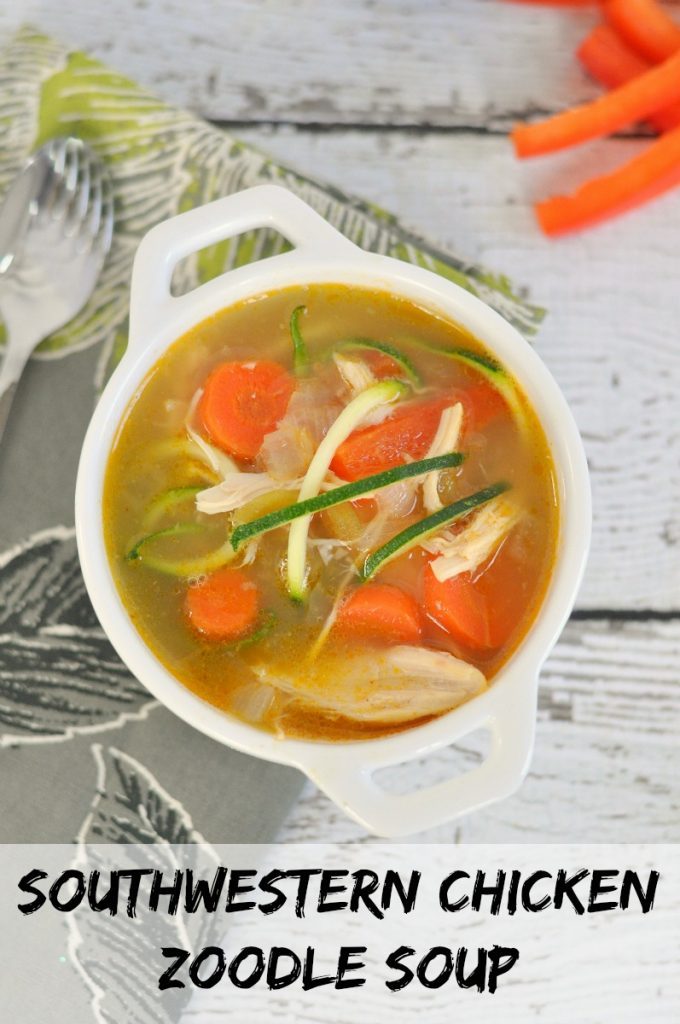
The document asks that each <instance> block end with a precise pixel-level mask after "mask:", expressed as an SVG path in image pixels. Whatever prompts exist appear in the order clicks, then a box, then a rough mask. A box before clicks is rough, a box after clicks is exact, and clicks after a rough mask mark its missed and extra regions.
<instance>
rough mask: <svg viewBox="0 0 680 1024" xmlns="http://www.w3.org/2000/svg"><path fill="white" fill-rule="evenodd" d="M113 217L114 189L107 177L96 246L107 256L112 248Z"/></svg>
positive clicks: (103, 184)
mask: <svg viewBox="0 0 680 1024" xmlns="http://www.w3.org/2000/svg"><path fill="white" fill-rule="evenodd" d="M113 219H114V204H113V189H112V188H111V184H110V182H109V180H108V178H107V179H105V180H104V181H103V183H102V204H101V226H100V228H99V233H98V235H97V238H96V239H95V248H96V249H97V250H98V251H99V252H100V253H101V255H102V256H105V255H106V254H107V252H108V251H109V249H110V248H111V242H112V240H113Z"/></svg>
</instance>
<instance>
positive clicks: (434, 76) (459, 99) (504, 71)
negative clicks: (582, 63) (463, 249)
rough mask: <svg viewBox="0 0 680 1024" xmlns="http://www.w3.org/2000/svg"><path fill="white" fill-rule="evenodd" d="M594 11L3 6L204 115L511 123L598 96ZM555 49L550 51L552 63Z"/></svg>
mask: <svg viewBox="0 0 680 1024" xmlns="http://www.w3.org/2000/svg"><path fill="white" fill-rule="evenodd" d="M594 20H595V15H594V14H593V13H592V12H589V11H581V12H574V11H558V10H550V9H547V10H546V9H540V8H538V9H532V8H531V7H529V6H526V7H525V6H522V5H513V4H508V3H504V2H500V0H473V2H470V0H429V2H428V3H423V4H413V3H412V2H410V0H398V2H392V3H382V4H380V3H375V2H374V0H345V2H344V3H342V4H337V3H330V2H328V3H322V4H320V3H318V2H315V0H298V2H297V3H295V4H277V3H271V2H269V0H229V2H227V3H225V2H223V0H193V2H192V3H191V4H186V3H183V2H182V0H117V2H116V5H115V17H112V16H111V8H110V6H108V5H105V4H101V5H97V4H94V5H93V4H83V3H69V4H55V3H49V2H46V0H22V3H20V4H6V5H2V7H0V34H1V35H2V36H3V37H4V36H6V35H7V34H8V33H9V32H11V31H12V30H13V29H15V28H16V27H17V26H18V25H19V24H20V23H21V22H27V21H30V22H32V23H34V24H36V25H38V26H39V27H41V28H43V29H45V30H46V31H48V32H51V33H53V34H54V35H57V36H59V37H61V38H62V39H64V40H65V41H72V42H73V43H74V44H75V45H76V46H79V47H82V48H86V49H88V50H89V51H90V52H91V53H92V54H93V55H94V56H97V57H100V58H102V59H103V60H106V61H108V62H109V63H111V64H113V65H115V66H116V67H117V68H118V69H119V70H120V71H121V72H123V73H126V74H129V75H131V76H132V77H134V78H136V79H138V80H139V81H140V82H143V83H144V84H145V85H148V86H149V87H150V88H152V89H154V90H156V91H157V92H158V93H159V94H160V95H161V96H163V97H164V98H166V99H168V100H169V101H172V102H175V103H178V104H180V105H182V106H188V107H191V108H192V109H194V110H196V111H198V112H200V113H202V114H203V115H204V116H206V117H211V118H216V119H221V118H226V119H238V120H263V119H264V120H282V119H283V120H291V121H294V122H298V123H303V124H305V123H310V122H321V123H324V124H325V123H352V122H361V123H365V124H376V125H381V124H428V125H438V126H442V127H455V126H480V125H481V126H485V127H490V128H494V129H503V128H506V127H507V126H508V124H509V123H511V122H512V121H513V120H515V119H516V117H517V116H522V115H524V114H526V113H528V112H534V111H536V110H552V109H557V108H561V107H563V106H564V105H565V104H566V103H568V102H570V101H571V102H573V101H576V100H579V99H585V98H586V97H589V96H591V95H593V92H594V89H593V86H592V84H591V83H590V82H589V81H588V80H587V78H586V76H585V75H584V74H583V73H582V72H581V71H580V69H579V68H578V67H577V65H576V62H575V60H574V56H573V54H574V50H575V47H576V45H577V43H578V41H579V39H580V38H581V37H582V36H583V35H584V33H585V32H586V31H587V28H588V26H590V25H591V24H593V23H594ZM547 56H549V59H546V57H547Z"/></svg>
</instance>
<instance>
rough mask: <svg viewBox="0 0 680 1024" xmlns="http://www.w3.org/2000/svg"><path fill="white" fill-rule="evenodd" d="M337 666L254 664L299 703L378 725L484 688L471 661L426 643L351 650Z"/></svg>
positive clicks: (431, 710)
mask: <svg viewBox="0 0 680 1024" xmlns="http://www.w3.org/2000/svg"><path fill="white" fill-rule="evenodd" d="M337 668H338V671H335V672H329V671H328V668H326V670H325V671H319V670H318V669H315V667H314V666H313V665H312V666H310V668H309V670H308V671H307V672H305V673H304V675H302V676H300V675H287V674H286V672H285V671H283V672H282V671H281V670H279V669H278V668H276V667H273V666H272V667H270V666H267V665H257V666H255V667H254V671H255V673H256V675H257V677H258V678H259V679H260V681H261V682H264V683H266V684H267V685H269V686H272V687H274V688H275V689H277V688H278V689H280V690H282V691H283V692H284V693H287V694H289V695H290V696H291V697H292V698H293V700H294V701H295V702H296V703H297V704H299V705H301V706H303V707H305V706H306V707H309V708H313V709H315V710H317V711H322V712H324V713H325V714H327V715H332V716H337V717H342V718H348V719H351V720H352V721H355V722H365V723H372V724H382V725H389V724H397V723H399V722H408V721H412V720H414V719H418V718H424V717H426V716H428V715H438V714H441V713H442V712H444V711H450V710H452V709H453V708H455V707H458V705H459V704H462V703H463V702H464V701H466V700H469V699H470V697H474V696H476V695H477V694H478V693H481V691H482V690H484V689H485V688H486V679H485V677H484V676H483V674H482V673H481V672H480V671H479V669H477V668H475V666H474V665H469V664H468V663H467V662H465V661H461V660H460V659H459V658H455V657H454V656H453V655H452V654H447V653H446V652H445V651H433V650H429V649H428V648H425V647H393V648H391V649H388V650H386V651H384V652H383V651H369V652H364V653H362V654H355V655H351V656H350V657H345V658H343V660H342V666H339V665H338V666H337ZM340 669H341V671H340Z"/></svg>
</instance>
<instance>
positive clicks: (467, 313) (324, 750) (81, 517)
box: [75, 186, 591, 820]
mask: <svg viewBox="0 0 680 1024" xmlns="http://www.w3.org/2000/svg"><path fill="white" fill-rule="evenodd" d="M262 191H265V192H268V193H272V192H277V193H278V192H281V191H284V190H281V189H278V188H273V187H266V186H264V187H261V188H260V189H251V190H248V192H249V193H253V192H262ZM239 195H240V196H246V195H248V193H240V194H237V195H235V196H230V197H228V198H227V199H226V200H218V201H217V202H216V203H212V204H209V205H208V206H207V207H203V208H201V209H200V210H199V211H192V212H190V213H189V214H182V215H180V216H179V217H176V218H173V219H172V220H171V221H167V222H165V223H164V224H162V225H160V226H159V228H156V229H154V230H153V231H152V232H151V233H150V235H148V236H147V239H149V240H150V241H149V244H146V240H145V241H144V242H143V243H142V245H141V246H140V250H139V252H138V255H137V258H136V260H135V266H134V270H133V286H132V302H131V325H130V340H129V344H128V349H127V351H126V353H125V355H124V356H123V359H122V360H121V362H120V364H119V365H118V367H117V368H116V370H115V371H114V373H113V374H112V376H111V378H110V380H109V382H108V384H107V385H106V387H105V389H104V391H103V393H102V395H101V398H100V400H99V403H98V405H97V407H96V409H95V411H94V414H93V416H92V420H91V422H90V426H89V428H88V431H87V434H86V437H85V441H84V444H83V448H82V452H81V458H80V463H79V467H78V477H77V483H76V498H75V506H76V537H77V543H78V551H79V556H80V561H81V566H82V571H83V576H84V578H85V583H86V587H87V590H88V592H89V595H90V598H91V600H92V604H93V606H94V609H95V612H96V614H97V616H98V618H99V620H100V622H101V624H102V627H103V628H104V631H105V632H106V634H107V635H108V637H109V639H110V641H111V643H112V644H113V646H114V648H115V649H116V650H117V652H118V654H119V655H120V657H121V658H122V660H123V661H124V662H125V663H126V664H127V666H128V667H129V668H130V670H131V671H132V672H133V674H134V675H136V676H137V678H138V679H140V681H141V682H142V683H143V684H144V685H145V686H146V687H147V688H148V689H149V690H150V692H151V693H152V694H153V695H154V696H155V697H156V698H157V699H159V700H160V701H161V702H162V703H163V704H165V706H166V707H168V708H169V709H170V710H171V711H172V712H174V713H175V714H177V715H178V716H179V717H180V718H182V719H184V720H185V721H187V722H188V723H190V724H191V725H193V726H194V727H195V728H198V729H199V730H200V731H202V732H204V733H205V734H207V735H208V736H211V737H212V738H213V739H216V740H219V741H220V742H222V743H226V744H228V745H229V746H232V747H234V748H235V749H237V750H240V751H242V752H244V753H249V754H251V755H254V756H257V757H261V758H265V759H266V760H269V761H274V762H278V763H281V764H287V765H292V766H295V767H297V768H300V769H301V770H302V771H304V772H305V773H306V774H308V775H309V776H310V777H311V778H313V779H314V780H315V781H317V783H318V784H319V785H321V787H322V788H324V789H325V790H326V792H330V789H331V788H332V787H329V784H328V779H327V778H324V776H327V775H328V773H330V774H331V775H333V774H337V772H339V771H341V770H342V769H343V767H344V768H348V767H350V766H352V767H353V768H357V770H358V771H360V772H363V773H367V772H368V773H370V772H373V771H374V770H375V769H377V768H380V767H384V766H386V765H390V764H395V763H398V762H401V761H405V760H411V759H413V758H417V757H420V756H423V755H425V754H427V753H429V752H432V751H434V750H436V749H439V748H441V747H444V746H447V745H450V744H451V743H453V742H455V741H456V740H457V739H459V738H460V737H461V736H463V735H465V734H466V733H469V732H471V731H473V730H474V729H476V728H479V727H481V726H484V725H485V724H488V723H489V722H491V723H492V724H493V725H494V727H495V728H496V729H499V730H500V733H499V742H500V743H501V744H506V745H507V744H509V743H512V729H513V728H516V727H517V723H518V722H519V721H520V716H526V715H530V717H531V719H532V721H533V719H535V703H536V688H537V680H538V674H539V672H540V669H541V667H542V665H543V662H544V661H545V658H546V657H547V655H548V654H549V652H550V650H551V649H552V647H553V645H554V643H555V641H556V639H557V638H558V636H559V634H560V632H561V630H562V628H563V626H564V624H565V622H566V620H567V618H568V616H569V614H570V612H571V609H572V606H573V603H574V600H575V597H576V593H577V590H578V587H579V585H580V583H581V579H582V576H583V572H584V569H585V564H586V559H587V554H588V549H589V542H590V529H591V497H590V484H589V478H588V469H587V463H586V458H585V453H584V450H583V445H582V441H581V438H580V435H579V432H578V429H577V427H576V423H575V421H574V418H573V416H572V414H571V411H570V410H569V407H568V405H567V403H566V400H565V399H564V397H563V395H562V392H561V391H560V389H559V387H558V385H557V383H556V382H555V380H554V379H553V377H552V375H551V374H550V372H549V371H548V369H547V367H546V366H545V365H544V364H543V362H542V360H541V359H540V358H539V356H538V355H537V353H536V352H535V351H534V350H533V349H532V348H531V347H530V345H529V344H528V343H527V341H526V340H525V339H524V338H523V337H522V336H521V335H520V334H519V332H518V331H517V330H516V328H515V327H513V326H512V325H511V324H510V323H508V322H507V321H506V320H504V319H503V318H502V317H501V316H500V314H499V313H497V312H495V311H494V310H493V309H491V308H490V307H489V306H488V305H486V304H485V303H484V302H483V301H482V300H481V299H479V298H477V297H476V296H475V295H473V294H471V293H470V292H468V291H465V290H464V289H463V288H461V287H460V286H459V285H457V284H456V283H454V282H453V281H450V280H448V279H445V278H443V277H440V276H438V275H436V274H435V273H433V272H432V271H429V270H426V269H424V268H421V267H417V266H414V265H412V264H408V263H404V262H402V261H400V260H396V259H393V258H392V257H388V256H383V255H378V254H374V253H367V252H365V251H364V250H361V249H359V248H358V247H357V246H354V245H353V244H352V243H350V242H349V241H347V239H345V238H344V236H341V235H339V234H338V233H337V232H335V230H334V229H333V228H331V227H330V226H329V225H327V224H326V222H325V221H323V222H322V223H323V224H324V227H325V228H326V229H327V232H330V233H332V234H328V233H325V234H323V236H322V237H317V238H314V239H313V240H312V243H311V244H299V245H298V248H297V249H296V250H294V251H293V252H289V253H286V254H284V255H281V256H275V257H271V258H268V259H266V260H262V261H260V262H258V263H255V264H250V265H248V266H245V267H241V268H238V269H236V270H232V271H228V272H226V273H225V274H223V275H222V276H221V277H219V278H216V279H215V280H213V281H211V282H209V283H208V284H206V285H203V286H201V287H199V288H197V289H196V290H195V291H193V292H190V293H189V294H188V295H184V296H181V297H180V298H179V299H175V298H172V297H171V296H170V294H169V282H170V277H171V272H172V268H173V267H174V263H175V262H176V256H177V249H176V250H175V251H174V252H173V251H171V250H172V244H171V241H172V237H173V234H172V232H173V230H174V237H175V239H178V238H180V237H181V238H182V240H181V242H180V243H178V245H179V247H180V248H181V249H182V251H194V249H196V248H199V247H200V246H198V245H196V244H193V245H192V247H191V248H190V249H186V245H187V240H186V238H184V237H182V227H183V226H182V225H181V224H179V223H178V222H181V221H182V220H183V219H184V220H186V218H191V217H192V215H195V214H204V212H205V211H207V210H210V208H211V207H212V208H215V207H218V206H220V205H222V207H223V208H226V205H228V204H229V202H230V201H233V200H238V199H239ZM286 195H287V196H289V197H290V199H294V203H295V204H300V205H301V206H303V207H304V208H305V209H309V208H308V207H306V205H305V204H302V203H301V201H300V200H298V199H296V198H294V197H292V196H291V195H290V193H286ZM263 198H266V197H262V196H260V197H255V202H256V204H257V202H258V201H260V200H262V199H263ZM251 200H252V196H251ZM232 205H233V202H232ZM265 206H266V203H265ZM298 212H299V211H298ZM216 213H219V211H216ZM314 217H317V215H316V214H314ZM222 219H223V220H224V218H222ZM227 219H228V218H227ZM319 219H320V218H319ZM217 220H218V221H219V217H218V218H217ZM204 223H206V221H205V220H204ZM225 223H226V222H225ZM265 223H269V222H265ZM288 233H289V234H291V233H292V232H288ZM152 236H155V237H152ZM332 236H335V240H334V239H333V237H332ZM215 237H224V233H222V234H220V233H219V232H218V233H217V235H216V236H215ZM159 279H162V280H160V286H159ZM312 283H318V284H324V283H325V284H333V283H334V284H338V285H349V286H359V287H367V288H373V289H375V290H383V291H387V292H390V293H391V294H393V295H397V296H400V297H403V298H406V299H410V300H411V301H415V302H417V303H419V304H421V305H423V306H425V307H426V308H427V309H429V310H430V311H432V312H434V313H435V314H436V315H439V316H443V317H444V318H446V319H448V320H452V321H454V322H455V323H457V324H460V325H461V326H463V327H464V328H466V329H467V330H469V331H470V332H471V333H472V334H473V335H474V336H475V337H476V338H479V340H480V341H481V342H482V344H483V345H484V346H485V347H486V348H488V350H489V351H490V352H491V353H492V354H493V355H495V356H497V358H498V359H499V361H500V362H501V363H503V365H505V366H506V367H507V368H508V370H509V372H510V373H511V374H512V375H513V376H514V377H515V378H516V379H517V381H518V383H519V384H520V386H521V387H522V390H523V391H524V392H525V394H526V396H527V398H528V400H529V402H530V403H531V405H532V407H533V409H534V411H535V413H536V415H537V417H538V419H539V421H540V423H541V425H542V427H543V430H544V432H545V435H546V438H547V441H548V444H549V447H550V451H551V455H552V458H553V463H554V467H555V474H556V478H557V487H558V514H559V528H558V529H559V535H558V541H557V552H556V557H555V563H554V566H553V569H552V573H551V576H550V580H549V582H548V585H547V588H546V592H545V594H544V596H543V600H542V603H541V606H540V608H539V609H538V611H537V613H536V616H535V619H534V621H533V623H532V625H531V626H530V628H529V630H528V632H527V634H526V635H525V637H524V638H523V639H522V641H521V642H520V644H519V646H518V647H517V649H516V650H515V651H514V652H513V654H512V655H511V657H510V658H509V659H508V661H507V662H506V663H505V664H504V665H503V666H502V667H501V669H500V670H499V672H498V673H497V675H496V676H495V677H494V680H493V682H492V684H491V686H490V687H489V689H487V690H486V691H485V692H484V693H482V694H480V695H479V696H477V697H474V698H472V699H471V700H470V701H468V702H467V703H465V704H463V705H462V706H460V707H458V708H455V709H454V710H452V711H450V712H447V713H445V714H444V715H442V716H440V717H439V718H437V719H435V720H433V721H431V722H428V723H426V724H424V725H416V726H413V727H411V728H409V729H407V730H404V731H403V732H400V733H397V734H392V735H388V736H384V737H377V738H373V739H366V740H351V741H324V740H300V739H290V738H284V737H277V736H274V735H272V734H270V733H266V732H264V731H263V730H260V729H258V728H257V727H255V726H249V725H247V724H246V723H244V722H241V721H240V720H239V719H237V718H235V717H233V716H231V715H229V713H228V712H224V711H222V710H220V709H218V708H215V707H214V706H212V705H210V704H208V703H207V702H206V701H204V700H203V699H202V698H200V697H198V696H197V695H196V694H194V693H193V692H192V691H190V690H189V689H188V688H187V687H185V686H184V684H182V683H181V682H179V680H178V679H177V678H176V677H174V676H173V675H172V673H170V671H169V670H168V669H166V668H165V666H164V665H162V663H161V662H160V661H159V660H158V659H157V658H156V656H155V655H154V654H153V653H152V652H151V650H150V649H149V648H148V647H147V646H146V644H145V643H144V641H143V640H142V639H141V636H140V634H139V633H137V631H136V629H135V627H134V625H133V624H132V621H131V619H130V617H129V616H128V613H127V611H126V610H125V608H124V605H123V603H122V600H121V598H120V595H119V594H118V590H117V588H116V585H115V581H114V578H113V574H112V572H111V568H110V566H109V562H108V557H107V553H106V549H105V544H104V533H103V518H102V510H101V499H102V488H103V481H104V472H105V468H106V464H107V461H108V456H109V453H110V449H111V445H112V443H113V441H114V439H115V436H116V432H117V430H118V429H119V425H120V423H121V421H122V418H123V416H124V414H125V410H126V409H127V407H128V405H129V403H130V401H131V399H132V398H133V396H134V394H135V393H136V392H137V390H138V389H139V387H140V385H141V382H142V381H143V380H144V379H145V377H146V375H147V373H148V372H149V370H150V369H151V368H152V366H153V365H154V364H155V363H156V362H157V361H158V359H159V358H160V357H161V356H162V354H163V353H164V352H165V351H166V350H167V349H168V348H169V347H170V346H171V345H172V344H174V343H175V342H176V341H177V340H178V339H179V338H181V337H182V335H183V334H185V333H186V331H187V330H189V329H190V328H191V327H193V326H196V325H198V324H199V323H200V322H201V321H203V320H204V319H206V318H207V317H209V316H211V315H213V314H214V313H217V312H219V311H220V310H222V309H227V308H229V307H230V306H232V305H234V304H236V303H238V302H240V301H242V300H243V299H247V298H253V297H255V296H257V295H261V294H263V293H271V292H274V291H279V290H281V289H283V288H286V287H291V286H295V285H305V284H312ZM159 313H160V315H159ZM503 719H507V721H503ZM513 723H514V724H513ZM520 732H521V730H520ZM532 744H533V730H532V732H531V737H530V738H529V740H528V741H526V740H525V744H524V745H525V746H526V747H528V748H527V749H526V750H524V751H523V753H522V756H521V757H519V754H518V757H519V760H521V762H522V764H523V768H522V770H521V773H520V774H521V775H523V774H524V772H525V771H526V766H527V764H528V758H529V755H530V750H531V746H532ZM357 766H358V767H357ZM331 795H332V796H333V798H334V799H337V794H334V793H331ZM346 809H347V810H349V812H350V813H352V810H351V808H350V807H346ZM355 816H357V815H356V814H355ZM360 820H362V819H360Z"/></svg>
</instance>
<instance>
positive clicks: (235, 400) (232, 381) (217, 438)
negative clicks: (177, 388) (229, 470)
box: [198, 361, 295, 459]
mask: <svg viewBox="0 0 680 1024" xmlns="http://www.w3.org/2000/svg"><path fill="white" fill-rule="evenodd" d="M294 387H295V382H294V380H293V378H292V377H291V375H290V374H289V373H288V372H287V370H285V369H284V368H283V366H279V364H278V363H271V362H266V361H259V362H252V363H222V364H221V366H218V367H217V369H215V370H213V372H212V373H211V374H210V376H209V377H208V379H207V380H206V382H205V384H204V386H203V395H202V396H201V400H200V402H199V403H198V415H199V417H200V419H201V421H202V423H203V426H204V427H205V430H206V431H207V433H208V436H209V437H210V440H211V441H213V442H214V443H215V444H216V445H218V446H219V447H220V448H223V449H224V451H226V452H229V454H230V455H235V456H236V458H240V459H254V458H255V456H256V455H257V453H258V452H259V450H260V448H261V446H262V441H263V440H264V436H265V434H268V433H269V432H270V431H272V430H273V429H274V428H275V426H276V424H277V423H278V422H279V420H280V419H281V418H282V417H283V414H284V413H285V411H286V409H287V407H288V402H289V401H290V396H291V395H292V393H293V389H294Z"/></svg>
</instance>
